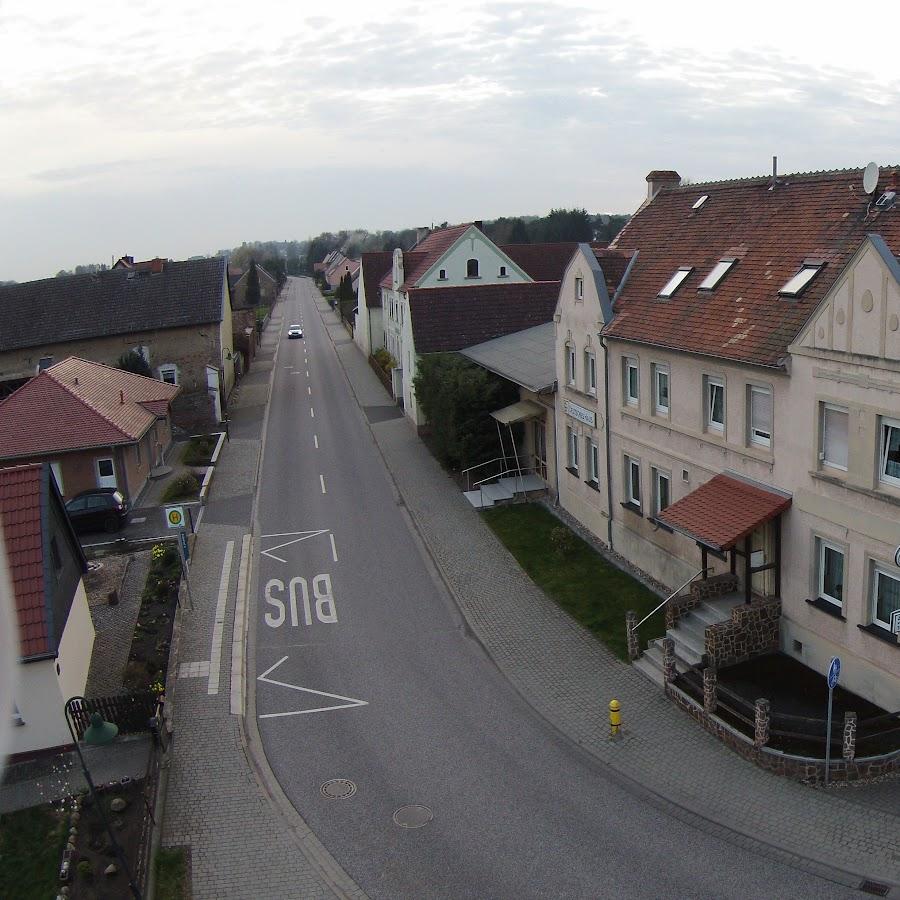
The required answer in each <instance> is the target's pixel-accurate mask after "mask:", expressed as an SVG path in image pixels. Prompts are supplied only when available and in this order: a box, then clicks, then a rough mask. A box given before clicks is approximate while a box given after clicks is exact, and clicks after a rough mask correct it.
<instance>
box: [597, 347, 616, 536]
mask: <svg viewBox="0 0 900 900" xmlns="http://www.w3.org/2000/svg"><path fill="white" fill-rule="evenodd" d="M597 340H598V341H599V342H600V346H601V347H602V348H603V417H604V419H605V420H606V511H607V513H608V514H609V518H608V519H607V520H606V542H607V543H608V544H609V549H610V550H612V549H613V527H612V526H613V522H612V517H613V511H612V461H611V459H610V440H609V347H607V346H606V340H605V339H604V337H603V335H602V334H600V333H599V332H598V333H597Z"/></svg>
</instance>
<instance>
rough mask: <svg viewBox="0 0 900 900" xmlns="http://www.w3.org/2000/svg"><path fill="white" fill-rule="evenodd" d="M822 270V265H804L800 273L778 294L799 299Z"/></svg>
mask: <svg viewBox="0 0 900 900" xmlns="http://www.w3.org/2000/svg"><path fill="white" fill-rule="evenodd" d="M821 268H822V266H821V264H820V263H817V264H815V265H808V264H804V265H803V266H802V267H801V268H800V271H799V272H798V273H797V274H796V275H794V277H793V278H791V279H790V280H789V281H788V283H787V284H786V285H785V286H784V287H783V288H782V289H781V290H780V291H779V292H778V293H779V294H781V296H782V297H799V296H800V295H801V294H802V293H803V291H804V290H805V289H806V286H807V285H808V284H809V283H810V282H811V281H812V280H813V278H815V277H816V275H818V274H819V271H820V270H821Z"/></svg>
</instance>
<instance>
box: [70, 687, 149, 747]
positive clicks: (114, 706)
mask: <svg viewBox="0 0 900 900" xmlns="http://www.w3.org/2000/svg"><path fill="white" fill-rule="evenodd" d="M71 711H72V723H73V725H74V726H75V737H76V738H77V739H78V740H79V741H80V740H81V739H82V737H84V732H85V730H86V729H87V727H88V725H90V724H91V716H92V715H93V714H94V713H95V712H97V713H100V715H101V716H103V718H104V719H105V720H106V721H107V722H113V723H114V724H116V725H118V727H119V734H136V733H137V732H140V731H149V730H150V724H149V723H150V719H151V718H152V717H153V715H154V714H155V711H156V694H154V693H153V692H151V691H141V692H140V693H136V694H117V695H115V696H112V697H95V698H94V699H91V700H86V699H81V700H75V701H73V703H72V705H71Z"/></svg>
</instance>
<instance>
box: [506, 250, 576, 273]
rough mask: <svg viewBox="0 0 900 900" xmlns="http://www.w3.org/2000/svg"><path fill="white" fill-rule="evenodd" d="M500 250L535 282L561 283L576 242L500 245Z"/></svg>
mask: <svg viewBox="0 0 900 900" xmlns="http://www.w3.org/2000/svg"><path fill="white" fill-rule="evenodd" d="M498 246H499V247H500V249H501V250H502V251H503V252H504V253H505V254H506V255H507V256H508V257H509V258H510V259H511V260H512V261H513V262H514V263H516V265H518V266H521V267H522V269H524V270H525V272H526V273H527V274H528V276H529V277H530V278H533V279H534V280H535V281H562V277H563V275H564V274H565V271H566V266H568V265H569V262H570V261H571V259H572V257H573V256H574V254H575V251H576V250H577V249H578V242H577V241H558V242H555V243H547V244H502V245H498Z"/></svg>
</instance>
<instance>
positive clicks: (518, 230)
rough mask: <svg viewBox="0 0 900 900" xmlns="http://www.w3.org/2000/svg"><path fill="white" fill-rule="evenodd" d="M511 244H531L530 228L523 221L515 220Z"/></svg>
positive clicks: (510, 234) (511, 233)
mask: <svg viewBox="0 0 900 900" xmlns="http://www.w3.org/2000/svg"><path fill="white" fill-rule="evenodd" d="M507 243H509V244H530V243H531V238H530V237H529V236H528V226H527V225H526V224H525V223H524V222H523V221H522V220H521V219H513V225H512V228H511V229H510V232H509V240H508V241H507Z"/></svg>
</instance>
